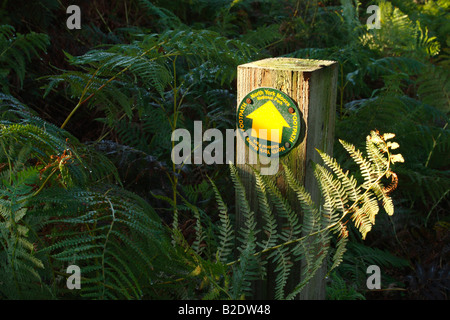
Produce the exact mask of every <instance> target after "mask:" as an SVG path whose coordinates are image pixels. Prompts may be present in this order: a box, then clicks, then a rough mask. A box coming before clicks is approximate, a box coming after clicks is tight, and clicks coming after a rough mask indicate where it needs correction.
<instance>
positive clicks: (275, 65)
mask: <svg viewBox="0 0 450 320" xmlns="http://www.w3.org/2000/svg"><path fill="white" fill-rule="evenodd" d="M335 63H336V61H331V60H314V59H297V58H268V59H263V60H258V61H254V62H250V63H246V64H242V65H240V66H239V67H243V68H262V69H274V70H290V71H302V72H312V71H315V70H318V69H322V68H326V67H328V66H331V65H333V64H335Z"/></svg>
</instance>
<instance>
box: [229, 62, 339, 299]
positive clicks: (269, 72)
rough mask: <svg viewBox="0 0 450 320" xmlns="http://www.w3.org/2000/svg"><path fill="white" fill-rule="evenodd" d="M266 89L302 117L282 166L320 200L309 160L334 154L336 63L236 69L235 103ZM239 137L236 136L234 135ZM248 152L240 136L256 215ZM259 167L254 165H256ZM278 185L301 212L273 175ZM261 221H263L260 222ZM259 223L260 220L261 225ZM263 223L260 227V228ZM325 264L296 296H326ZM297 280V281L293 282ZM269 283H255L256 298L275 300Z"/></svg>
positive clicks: (295, 273)
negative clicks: (275, 92)
mask: <svg viewBox="0 0 450 320" xmlns="http://www.w3.org/2000/svg"><path fill="white" fill-rule="evenodd" d="M260 87H269V88H274V89H277V90H280V91H282V92H283V93H285V94H287V95H288V96H289V97H290V98H291V99H292V100H293V101H294V103H295V104H296V105H297V107H298V108H299V110H300V112H301V113H302V118H303V121H302V123H301V133H300V139H299V140H300V141H299V142H298V143H297V145H296V146H295V147H294V148H293V149H292V150H291V151H290V152H289V153H288V154H287V155H285V156H283V157H281V158H280V170H279V171H280V172H281V171H282V167H281V162H283V163H285V164H287V165H288V166H289V168H290V169H291V170H292V172H293V173H294V175H295V176H296V178H297V180H298V181H300V182H303V184H304V186H305V188H306V190H307V191H308V192H309V193H310V194H311V195H312V198H313V201H315V202H316V203H317V202H318V201H320V197H319V196H320V194H319V191H318V186H317V183H316V181H315V178H314V174H313V171H312V167H311V161H313V162H316V163H317V162H320V156H319V155H318V153H317V151H316V150H315V149H316V148H317V149H319V150H322V151H325V152H326V153H328V154H330V155H331V154H332V150H333V141H334V122H335V113H336V88H337V63H336V62H334V61H324V60H305V59H294V58H270V59H264V60H260V61H256V62H252V63H247V64H243V65H240V66H238V71H237V101H238V106H237V108H239V104H240V103H241V101H242V99H243V98H244V97H245V96H246V95H247V94H248V93H249V92H250V91H252V90H254V89H257V88H260ZM238 136H239V135H238ZM250 152H254V151H252V150H249V148H248V147H247V145H246V144H245V142H244V141H243V139H240V138H239V137H238V139H237V150H236V163H237V168H238V170H239V174H240V177H241V179H242V181H243V184H244V186H245V188H246V193H247V197H248V198H249V204H250V206H251V208H252V210H254V212H255V213H256V216H257V217H258V218H257V219H261V217H260V216H261V215H258V208H257V206H258V200H257V195H256V191H255V187H254V186H255V178H254V174H253V171H252V170H251V168H249V167H248V165H246V163H249V161H248V159H249V154H250ZM254 166H255V167H256V168H258V169H260V168H261V164H260V163H259V162H258V163H257V164H255V165H254ZM273 179H275V181H276V184H277V186H278V187H279V188H280V190H281V191H282V192H283V193H284V194H285V195H286V197H287V198H288V199H289V201H290V202H291V204H292V206H293V208H294V209H295V210H296V211H297V212H299V214H301V213H300V209H299V207H298V202H297V201H295V196H294V195H293V194H292V192H289V190H288V189H287V183H286V182H285V181H284V179H283V177H282V175H276V176H273ZM261 220H262V219H261ZM261 220H260V221H258V222H260V223H261ZM236 221H237V224H238V225H242V223H243V221H242V216H241V215H240V214H239V208H237V214H236ZM259 225H261V224H259ZM300 274H301V265H300V264H299V265H296V266H294V267H293V268H292V277H293V278H292V279H291V282H293V283H292V285H296V284H297V283H298V281H299V277H300ZM325 274H326V266H324V267H323V268H322V269H321V270H319V271H318V272H317V274H316V276H315V277H314V278H313V279H312V280H311V281H310V282H309V284H308V285H307V286H306V287H305V288H304V289H303V291H302V293H301V294H300V296H299V298H300V299H324V298H325V279H324V277H325ZM295 281H296V282H295ZM294 282H295V283H294ZM273 285H274V284H273V279H270V273H269V275H268V279H267V281H264V282H258V283H257V284H256V287H255V288H254V289H255V294H256V296H255V298H256V299H272V298H273V292H274V288H273Z"/></svg>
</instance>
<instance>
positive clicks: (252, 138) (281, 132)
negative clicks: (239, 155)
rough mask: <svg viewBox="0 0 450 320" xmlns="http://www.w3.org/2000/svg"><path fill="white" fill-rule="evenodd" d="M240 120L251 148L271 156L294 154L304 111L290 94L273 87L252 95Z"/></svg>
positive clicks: (245, 101) (243, 106) (239, 114)
mask: <svg viewBox="0 0 450 320" xmlns="http://www.w3.org/2000/svg"><path fill="white" fill-rule="evenodd" d="M236 121H237V126H238V129H239V131H240V132H241V134H242V136H243V138H244V139H245V143H246V144H247V146H248V147H249V148H250V149H252V150H254V151H256V152H259V154H261V155H265V156H269V157H271V156H273V155H276V154H277V155H278V156H282V155H284V154H286V153H288V152H289V151H291V150H292V149H293V147H294V146H295V144H296V142H297V140H298V137H299V135H300V110H299V109H298V108H297V106H296V104H295V103H294V101H292V99H291V98H290V97H289V96H288V95H286V94H285V93H283V92H281V91H279V90H276V89H273V88H258V89H255V90H253V91H251V92H250V93H248V94H247V95H246V96H245V97H244V99H242V101H241V103H240V104H239V108H238V109H237V115H236Z"/></svg>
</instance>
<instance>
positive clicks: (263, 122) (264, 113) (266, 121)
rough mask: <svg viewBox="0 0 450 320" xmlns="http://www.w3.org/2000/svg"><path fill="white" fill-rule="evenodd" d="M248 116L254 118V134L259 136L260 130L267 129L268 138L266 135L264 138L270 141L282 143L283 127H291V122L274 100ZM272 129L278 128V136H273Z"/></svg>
mask: <svg viewBox="0 0 450 320" xmlns="http://www.w3.org/2000/svg"><path fill="white" fill-rule="evenodd" d="M247 118H250V119H253V122H252V129H253V130H252V136H253V137H256V138H259V130H260V129H266V130H267V139H266V138H265V137H262V138H263V139H266V140H268V141H273V142H277V143H281V138H282V137H281V136H282V133H283V127H288V128H290V126H289V124H288V123H287V122H286V120H284V118H283V116H282V115H281V113H280V112H279V111H278V109H277V108H276V107H275V106H274V104H273V103H272V101H268V102H266V103H265V104H263V105H262V106H261V107H259V108H258V109H256V110H255V111H253V112H252V113H250V114H249V115H248V116H247ZM271 129H276V130H278V137H276V136H275V137H273V138H272V134H271ZM277 138H278V139H277Z"/></svg>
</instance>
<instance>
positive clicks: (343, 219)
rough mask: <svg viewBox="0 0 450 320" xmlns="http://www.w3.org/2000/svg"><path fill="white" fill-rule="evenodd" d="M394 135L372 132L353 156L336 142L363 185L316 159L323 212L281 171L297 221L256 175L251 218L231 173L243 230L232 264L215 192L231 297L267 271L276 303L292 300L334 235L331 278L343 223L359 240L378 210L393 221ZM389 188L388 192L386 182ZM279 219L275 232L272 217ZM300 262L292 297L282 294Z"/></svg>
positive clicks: (229, 235) (229, 236)
mask: <svg viewBox="0 0 450 320" xmlns="http://www.w3.org/2000/svg"><path fill="white" fill-rule="evenodd" d="M393 137H394V135H393V134H384V135H380V134H379V133H378V132H375V131H372V132H371V134H370V135H369V136H367V140H366V152H367V155H366V156H364V155H363V154H362V152H360V151H359V150H356V149H355V147H354V146H353V145H351V144H349V143H347V142H344V141H341V143H342V145H343V146H344V147H345V149H346V150H347V152H348V153H349V155H350V156H351V157H352V158H353V160H354V161H355V162H356V163H357V164H358V166H359V168H360V170H359V173H360V174H361V176H362V178H363V181H361V182H358V180H357V179H356V178H355V177H354V176H352V175H351V174H350V173H349V172H348V171H344V170H343V169H342V168H341V167H340V165H339V164H338V163H337V162H336V160H334V159H333V158H331V157H330V156H328V155H327V154H325V153H323V152H321V151H319V154H320V156H321V158H322V160H323V161H324V163H325V165H326V166H327V167H328V168H329V169H327V168H326V167H325V166H322V165H320V164H315V166H314V172H315V176H316V178H317V181H318V183H319V187H320V191H321V194H322V197H323V201H324V203H323V204H317V203H314V202H313V201H312V200H311V196H310V195H309V193H308V192H307V191H306V190H305V189H304V187H303V186H302V185H301V184H300V183H299V182H298V181H296V180H295V178H294V176H293V174H292V172H291V171H290V169H289V168H288V167H287V166H284V173H285V178H286V181H287V183H288V185H289V187H290V188H291V189H292V190H293V191H294V192H295V194H296V196H297V200H298V202H299V204H300V207H301V208H302V216H303V221H302V222H301V221H300V215H299V213H298V212H295V211H294V210H293V207H292V206H291V204H290V203H289V202H288V201H287V200H286V198H285V197H284V196H283V195H282V193H281V192H280V191H279V190H278V189H277V187H276V186H275V185H274V183H273V182H272V181H271V180H270V178H267V176H261V175H260V174H259V173H258V172H257V171H256V170H255V171H254V174H255V178H256V185H255V188H256V191H257V195H258V212H254V211H252V209H251V208H250V206H249V203H248V200H247V198H246V195H245V189H244V187H243V185H242V182H241V181H240V178H239V174H238V171H237V169H236V168H235V167H234V166H233V165H230V166H231V176H232V179H233V183H234V186H235V188H236V194H237V203H238V205H239V208H240V210H241V212H242V215H243V219H244V221H243V223H242V224H241V225H240V226H239V228H238V230H237V231H236V235H237V242H236V246H237V247H236V249H237V251H236V252H235V254H237V258H238V259H237V260H236V258H234V260H233V255H232V254H231V245H232V244H233V243H234V242H235V241H236V240H235V233H234V232H232V228H231V219H230V217H229V213H228V209H227V206H226V204H225V203H224V202H223V200H222V197H221V196H220V193H219V190H218V189H217V188H216V187H215V186H214V185H213V188H214V191H215V193H216V199H217V201H218V205H219V209H220V222H221V224H220V225H219V234H220V245H219V248H218V258H219V259H220V262H221V263H225V264H226V265H227V266H228V267H229V268H230V270H231V272H232V276H231V280H230V286H231V290H230V292H231V297H233V298H239V297H240V296H241V295H249V296H252V294H254V293H253V292H252V291H251V283H252V282H253V281H254V280H256V279H261V278H264V277H265V275H266V272H267V263H268V262H270V263H271V264H273V265H274V266H275V267H274V272H275V275H276V276H275V277H276V278H275V297H274V298H276V299H292V298H294V297H296V296H297V295H298V294H299V293H300V292H301V290H302V289H303V288H304V286H305V285H306V284H307V283H308V281H310V279H311V278H312V277H313V276H314V275H315V273H316V271H317V270H318V269H319V268H320V267H321V265H322V263H324V261H326V257H327V255H328V253H329V252H330V239H331V237H332V235H333V234H335V235H336V236H337V237H338V241H337V244H336V248H335V250H334V253H333V255H332V257H331V264H330V265H331V267H330V271H331V270H333V269H334V268H336V267H337V266H338V265H339V264H340V263H341V262H342V259H343V255H344V252H345V250H346V244H347V239H348V234H349V232H348V229H347V223H348V221H353V223H354V224H355V226H356V228H357V229H358V230H359V231H360V233H361V236H362V238H363V239H364V238H365V237H366V235H367V233H368V232H369V231H370V230H371V228H372V226H373V225H374V223H375V216H376V214H377V213H378V212H379V210H380V205H379V204H381V206H382V207H383V208H384V210H385V211H386V212H387V213H388V214H389V215H392V214H393V213H394V206H393V203H392V200H391V198H390V196H389V193H390V192H391V191H392V190H393V189H395V187H396V185H397V179H396V174H395V173H394V172H393V171H392V170H391V165H392V164H394V163H396V162H403V157H402V156H401V155H400V154H392V153H391V149H396V148H397V147H398V144H397V143H395V142H391V141H389V140H390V139H392V138H393ZM386 178H389V179H391V180H392V182H391V183H390V184H389V185H386V182H385V181H383V180H384V179H386ZM256 215H258V216H262V217H263V219H262V221H263V222H262V223H263V224H262V225H259V224H258V223H257V221H256ZM277 216H278V217H282V218H283V219H282V221H284V222H282V223H281V225H278V224H277V218H276V217H277ZM299 259H303V260H304V261H305V264H304V269H303V270H302V274H303V277H302V279H301V281H300V282H299V283H297V284H296V285H295V286H294V287H293V288H294V289H293V290H291V291H290V292H286V284H287V279H288V277H289V275H290V274H291V272H293V270H292V262H293V261H295V260H299Z"/></svg>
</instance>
